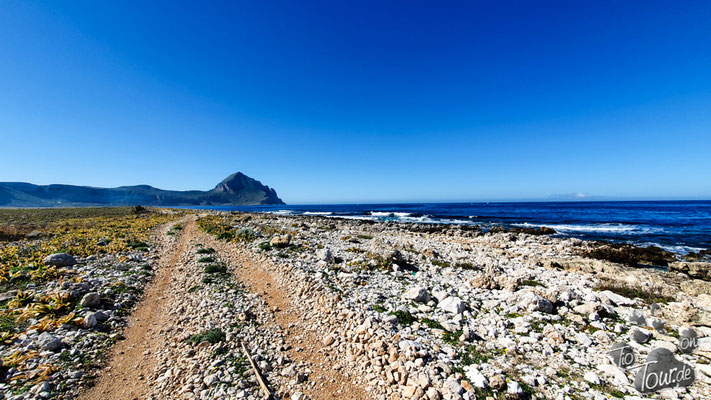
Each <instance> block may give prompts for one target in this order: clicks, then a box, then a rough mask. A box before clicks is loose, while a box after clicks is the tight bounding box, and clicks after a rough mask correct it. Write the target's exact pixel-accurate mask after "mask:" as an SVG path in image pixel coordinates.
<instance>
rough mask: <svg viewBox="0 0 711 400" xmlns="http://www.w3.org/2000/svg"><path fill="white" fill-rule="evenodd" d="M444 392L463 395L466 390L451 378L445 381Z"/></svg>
mask: <svg viewBox="0 0 711 400" xmlns="http://www.w3.org/2000/svg"><path fill="white" fill-rule="evenodd" d="M444 390H445V391H446V392H448V393H450V394H462V392H464V388H463V387H462V385H460V384H459V382H457V380H456V379H454V378H449V379H447V380H446V381H444Z"/></svg>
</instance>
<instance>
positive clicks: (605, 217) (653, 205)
mask: <svg viewBox="0 0 711 400" xmlns="http://www.w3.org/2000/svg"><path fill="white" fill-rule="evenodd" d="M198 208H203V209H215V210H229V211H246V212H261V213H272V214H283V215H320V216H324V217H329V218H347V219H356V220H372V221H393V222H400V223H425V224H458V225H479V226H481V227H482V228H483V229H484V230H486V229H489V228H491V227H492V226H496V225H503V226H507V227H517V226H518V227H549V228H553V229H555V231H556V232H557V234H556V236H559V237H575V238H580V239H589V240H606V241H611V242H624V243H631V244H635V245H640V246H649V245H655V246H659V247H661V248H664V249H666V250H669V251H673V252H676V253H681V254H684V253H689V252H696V251H699V250H704V249H709V248H711V201H604V202H592V201H589V202H588V201H586V202H489V203H487V202H475V203H404V204H313V205H275V206H271V205H270V206H224V207H198Z"/></svg>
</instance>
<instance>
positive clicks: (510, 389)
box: [506, 381, 523, 395]
mask: <svg viewBox="0 0 711 400" xmlns="http://www.w3.org/2000/svg"><path fill="white" fill-rule="evenodd" d="M506 386H507V388H506V393H508V394H513V395H518V394H521V393H523V390H522V389H521V385H519V384H518V382H516V381H511V382H509V384H508V385H506Z"/></svg>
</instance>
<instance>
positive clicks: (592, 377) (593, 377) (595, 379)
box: [583, 371, 600, 385]
mask: <svg viewBox="0 0 711 400" xmlns="http://www.w3.org/2000/svg"><path fill="white" fill-rule="evenodd" d="M583 379H585V380H586V381H588V382H590V383H592V384H593V385H599V384H600V377H599V376H598V375H597V374H596V373H595V372H594V371H588V372H586V373H585V375H583Z"/></svg>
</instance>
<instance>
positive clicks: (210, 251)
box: [197, 247, 215, 254]
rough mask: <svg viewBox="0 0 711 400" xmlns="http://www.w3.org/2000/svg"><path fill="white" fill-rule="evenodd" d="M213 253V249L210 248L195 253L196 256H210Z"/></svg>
mask: <svg viewBox="0 0 711 400" xmlns="http://www.w3.org/2000/svg"><path fill="white" fill-rule="evenodd" d="M214 252H215V249H213V248H212V247H208V248H206V249H200V250H198V251H197V253H198V254H212V253H214Z"/></svg>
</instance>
